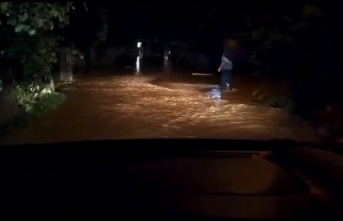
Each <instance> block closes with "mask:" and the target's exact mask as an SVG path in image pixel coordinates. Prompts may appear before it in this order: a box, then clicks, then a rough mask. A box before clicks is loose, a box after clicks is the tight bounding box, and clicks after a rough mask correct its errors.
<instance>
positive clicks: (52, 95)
mask: <svg viewBox="0 0 343 221" xmlns="http://www.w3.org/2000/svg"><path fill="white" fill-rule="evenodd" d="M15 95H16V98H17V100H18V104H19V105H20V106H21V107H22V108H23V109H24V111H25V113H29V114H34V115H38V114H40V113H43V112H45V111H46V110H50V109H53V108H55V107H57V106H58V105H59V104H61V102H62V101H63V100H64V95H63V94H60V93H57V92H54V91H52V90H51V89H50V87H48V86H43V85H39V84H37V83H35V82H30V83H26V84H19V85H17V86H16V88H15Z"/></svg>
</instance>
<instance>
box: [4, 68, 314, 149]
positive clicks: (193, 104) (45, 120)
mask: <svg viewBox="0 0 343 221" xmlns="http://www.w3.org/2000/svg"><path fill="white" fill-rule="evenodd" d="M157 78H158V75H148V76H144V75H117V76H113V75H111V76H103V77H87V78H82V79H79V80H75V82H73V83H71V84H65V85H63V86H61V90H63V91H64V92H65V93H67V95H68V99H67V101H66V102H65V103H64V104H62V105H61V106H60V107H59V108H58V109H57V110H55V111H53V112H50V113H47V114H45V115H44V116H42V117H41V118H39V119H38V120H36V121H34V122H32V123H30V124H29V125H28V126H26V127H25V128H22V129H15V130H13V131H11V132H10V133H9V134H8V135H7V136H6V137H4V138H3V139H2V141H1V143H2V144H6V143H36V142H54V141H70V140H98V139H125V138H129V139H132V138H225V139H294V140H301V141H308V140H314V139H316V136H315V133H314V132H313V131H312V130H311V129H310V128H309V127H307V126H306V125H305V124H304V123H302V122H301V121H299V120H298V119H296V118H294V117H292V116H290V115H289V114H287V113H286V112H285V111H283V110H281V109H275V108H270V107H266V106H263V105H254V104H250V103H248V102H246V101H244V99H241V100H242V102H237V95H231V94H228V95H225V96H226V97H225V100H224V101H221V104H220V106H219V107H217V106H216V105H215V103H214V101H213V100H211V99H210V98H209V97H208V95H207V94H206V92H205V91H206V90H208V89H209V88H210V87H211V84H212V83H208V84H191V83H175V82H174V83H172V82H169V81H168V80H167V81H164V83H163V84H162V83H161V84H160V85H156V83H154V82H156V79H157ZM170 79H171V78H170ZM239 93H240V92H237V94H239ZM230 96H232V97H234V96H236V98H235V99H233V100H235V102H233V100H232V101H231V100H230ZM238 101H239V99H238Z"/></svg>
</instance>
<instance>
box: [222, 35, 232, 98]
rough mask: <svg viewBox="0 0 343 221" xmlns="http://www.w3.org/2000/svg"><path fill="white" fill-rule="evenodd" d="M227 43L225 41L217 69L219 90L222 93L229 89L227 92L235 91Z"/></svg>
mask: <svg viewBox="0 0 343 221" xmlns="http://www.w3.org/2000/svg"><path fill="white" fill-rule="evenodd" d="M228 44H229V41H228V40H227V41H225V46H224V52H223V54H222V57H221V63H220V66H219V68H218V72H220V78H221V84H220V89H221V91H222V92H224V91H226V90H227V88H229V91H235V89H234V82H233V73H232V69H233V64H232V59H231V56H230V54H229V50H228V48H229V47H228Z"/></svg>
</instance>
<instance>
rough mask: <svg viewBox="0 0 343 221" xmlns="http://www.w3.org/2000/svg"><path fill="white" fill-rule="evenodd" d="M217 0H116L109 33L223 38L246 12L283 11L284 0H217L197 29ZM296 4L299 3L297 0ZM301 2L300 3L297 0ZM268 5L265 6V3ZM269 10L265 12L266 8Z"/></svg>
mask: <svg viewBox="0 0 343 221" xmlns="http://www.w3.org/2000/svg"><path fill="white" fill-rule="evenodd" d="M218 2H219V1H203V2H202V1H187V2H186V1H185V2H181V1H163V2H158V1H155V2H153V1H130V0H128V1H121V2H120V1H116V2H113V3H112V2H106V3H103V4H104V5H105V7H106V9H107V10H108V18H109V36H116V37H118V36H122V37H124V36H127V37H128V36H131V37H154V36H156V37H162V38H170V37H171V38H181V39H188V40H192V39H194V38H197V37H198V35H204V34H207V35H212V36H213V37H215V36H217V37H223V36H224V35H226V34H230V33H234V32H237V31H239V29H240V28H241V23H242V22H243V20H244V18H245V17H246V15H254V14H258V13H277V14H280V15H281V14H282V11H287V8H288V7H289V5H292V4H297V3H296V2H294V1H293V2H292V1H288V3H284V1H275V2H273V1H268V4H266V3H267V1H258V2H257V1H220V6H219V7H218V8H217V10H216V11H215V12H214V13H213V15H212V17H211V19H210V21H209V22H208V23H207V25H206V27H205V28H204V29H202V30H200V28H201V26H202V24H203V23H204V22H205V20H206V18H207V16H208V14H209V12H210V11H211V9H213V8H214V6H215V5H216V4H217V3H218ZM298 4H299V3H298ZM300 4H301V3H300ZM266 5H268V7H267V6H266ZM268 10H269V11H268Z"/></svg>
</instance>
